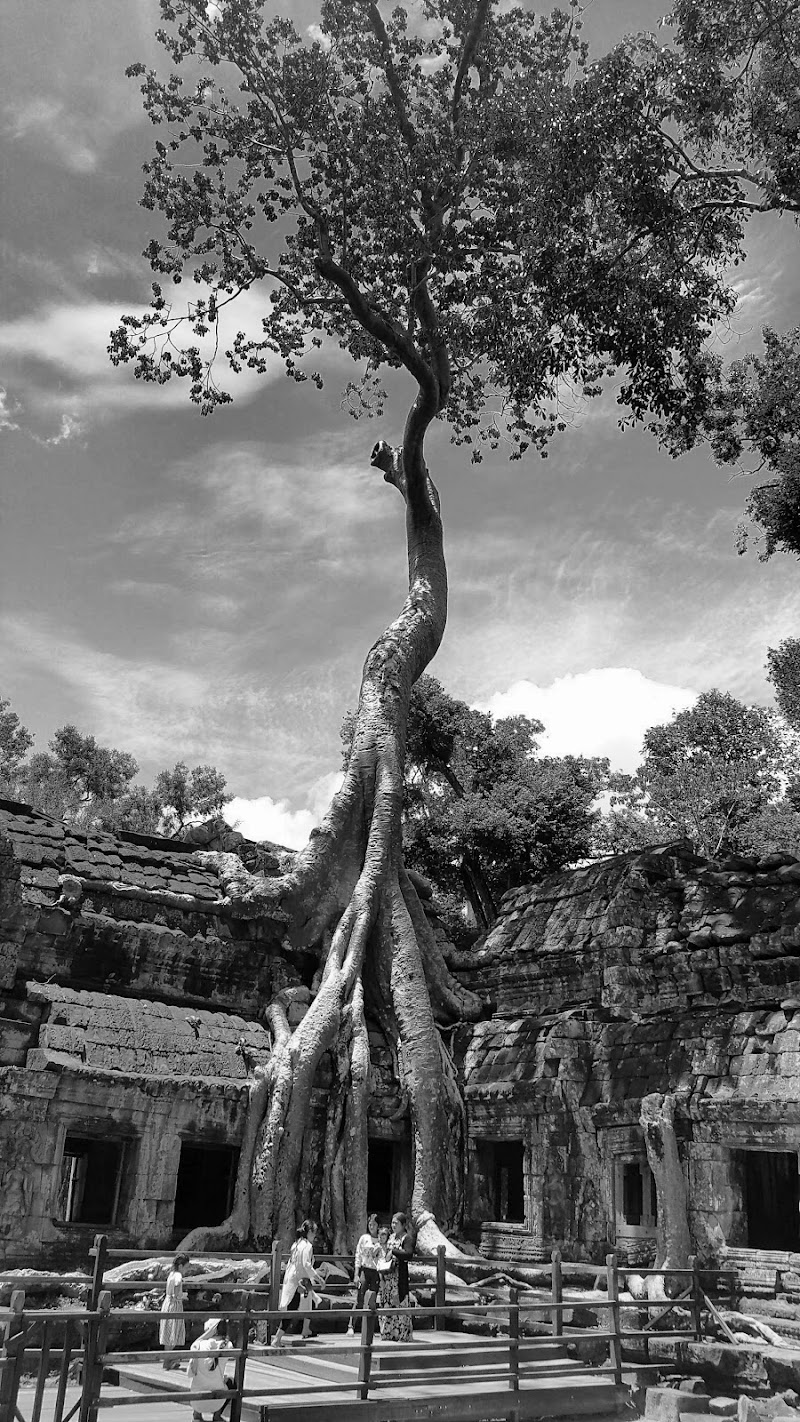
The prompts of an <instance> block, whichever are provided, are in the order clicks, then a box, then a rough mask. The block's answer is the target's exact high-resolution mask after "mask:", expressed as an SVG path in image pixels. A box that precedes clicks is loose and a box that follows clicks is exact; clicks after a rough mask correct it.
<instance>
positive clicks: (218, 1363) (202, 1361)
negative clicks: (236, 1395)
mask: <svg viewBox="0 0 800 1422" xmlns="http://www.w3.org/2000/svg"><path fill="white" fill-rule="evenodd" d="M230 1347H231V1342H230V1339H229V1338H228V1324H227V1321H226V1320H225V1319H224V1318H209V1319H207V1320H206V1325H205V1328H204V1329H203V1332H202V1333H201V1334H200V1337H199V1338H198V1339H197V1341H196V1342H194V1343H193V1344H192V1346H191V1349H190V1352H191V1353H192V1355H193V1356H192V1357H191V1358H190V1359H189V1370H188V1371H189V1379H190V1384H189V1391H190V1392H191V1393H197V1392H211V1391H212V1389H214V1388H222V1387H233V1385H234V1384H233V1381H232V1379H231V1378H228V1377H226V1376H225V1363H224V1360H223V1359H221V1358H219V1357H218V1356H217V1354H219V1353H220V1352H222V1351H223V1350H224V1349H225V1348H230ZM229 1405H230V1398H228V1399H227V1400H226V1401H225V1402H223V1403H222V1404H221V1406H220V1407H218V1408H217V1409H216V1411H215V1410H214V1407H213V1404H212V1403H211V1402H210V1401H208V1402H205V1403H204V1404H203V1406H204V1408H205V1407H209V1408H210V1409H211V1416H212V1417H213V1418H217V1419H219V1418H221V1417H222V1416H223V1415H224V1412H225V1409H226V1407H228V1406H229ZM192 1422H204V1413H203V1412H198V1410H197V1408H196V1407H193V1411H192Z"/></svg>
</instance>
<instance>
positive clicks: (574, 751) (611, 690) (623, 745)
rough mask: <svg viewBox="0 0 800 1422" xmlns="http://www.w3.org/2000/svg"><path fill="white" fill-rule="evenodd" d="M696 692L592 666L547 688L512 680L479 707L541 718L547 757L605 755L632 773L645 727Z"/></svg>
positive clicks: (628, 672) (629, 670) (495, 713)
mask: <svg viewBox="0 0 800 1422" xmlns="http://www.w3.org/2000/svg"><path fill="white" fill-rule="evenodd" d="M696 698H697V693H696V692H695V691H692V690H690V689H689V688H688V687H683V686H669V685H667V684H666V683H664V682H660V681H651V680H650V679H649V677H646V676H644V675H643V674H642V672H640V671H636V670H635V669H634V668H633V667H596V668H594V669H593V670H591V671H588V672H580V673H578V674H577V675H575V676H572V675H570V676H562V677H558V678H556V680H555V681H553V682H552V684H551V685H550V686H536V685H535V683H534V682H532V681H517V682H514V684H513V685H512V686H510V687H509V688H508V690H507V691H498V692H496V693H495V695H494V696H492V697H490V698H489V700H488V702H486V703H485V704H484V705H482V706H481V707H480V709H481V710H483V711H489V712H490V713H491V714H492V716H495V717H501V716H530V717H535V718H537V719H538V720H540V721H542V722H543V723H544V726H545V734H544V735H543V736H542V738H541V747H542V750H543V752H544V753H545V754H547V755H606V756H608V757H609V759H610V761H611V765H612V768H613V769H615V770H627V771H633V770H635V769H636V767H637V765H638V764H639V760H640V758H641V757H640V751H641V745H642V737H643V735H644V733H645V731H646V730H647V728H648V727H649V726H655V725H659V724H660V723H662V722H664V721H668V720H669V719H670V718H671V717H672V716H673V715H674V713H675V712H676V711H682V710H684V709H685V708H686V707H688V706H691V705H692V704H693V703H694V701H695V700H696Z"/></svg>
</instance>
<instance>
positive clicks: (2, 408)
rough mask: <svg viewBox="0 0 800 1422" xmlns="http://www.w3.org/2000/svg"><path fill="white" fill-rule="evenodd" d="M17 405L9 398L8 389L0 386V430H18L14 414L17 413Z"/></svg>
mask: <svg viewBox="0 0 800 1422" xmlns="http://www.w3.org/2000/svg"><path fill="white" fill-rule="evenodd" d="M18 409H19V407H18V406H17V405H16V404H15V403H14V401H13V400H10V399H9V395H8V391H7V390H4V389H3V387H2V386H0V430H18V429H19V425H18V424H17V422H16V420H15V419H14V416H15V415H16V414H17V413H18Z"/></svg>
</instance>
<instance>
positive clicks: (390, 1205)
mask: <svg viewBox="0 0 800 1422" xmlns="http://www.w3.org/2000/svg"><path fill="white" fill-rule="evenodd" d="M398 1147H399V1142H398V1141H387V1140H370V1142H369V1144H368V1154H367V1210H368V1211H369V1213H370V1214H376V1215H379V1216H380V1219H381V1221H383V1220H384V1219H386V1220H390V1219H391V1217H392V1215H393V1214H394V1212H395V1210H398V1209H401V1208H402V1206H401V1205H399V1204H398V1203H397V1174H398V1166H399V1162H398V1154H399V1150H398Z"/></svg>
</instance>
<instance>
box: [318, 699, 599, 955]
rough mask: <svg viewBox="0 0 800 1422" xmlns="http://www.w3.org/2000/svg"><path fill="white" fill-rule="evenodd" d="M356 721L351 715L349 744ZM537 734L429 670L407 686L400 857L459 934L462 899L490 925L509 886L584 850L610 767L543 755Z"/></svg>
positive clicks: (523, 719)
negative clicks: (454, 690) (475, 703)
mask: <svg viewBox="0 0 800 1422" xmlns="http://www.w3.org/2000/svg"><path fill="white" fill-rule="evenodd" d="M352 725H353V718H352V717H350V716H348V717H347V718H346V720H345V725H344V726H343V728H342V737H343V739H344V741H345V745H346V746H348V745H349V740H350V735H351V732H352ZM543 730H544V726H543V725H542V723H541V722H540V721H533V720H530V719H529V718H528V717H527V716H507V717H502V718H500V719H499V720H496V721H495V720H493V719H492V717H491V716H489V715H487V714H486V713H485V712H483V711H476V710H475V709H474V708H473V707H471V706H467V704H466V702H464V701H459V700H458V699H457V698H456V697H453V696H451V695H450V694H449V693H448V692H447V691H445V689H444V687H443V686H442V685H441V684H440V682H438V681H437V680H436V677H433V676H429V675H427V674H426V675H424V676H421V677H420V679H419V681H418V682H417V683H416V685H415V686H414V688H413V690H412V693H411V702H410V705H409V714H408V737H407V744H406V766H405V781H406V787H405V792H406V793H405V808H404V813H403V845H404V851H405V856H406V860H407V862H408V864H409V866H410V867H411V868H413V869H415V870H417V871H418V872H419V873H421V874H423V875H425V876H426V877H427V878H428V879H430V880H431V882H432V883H433V885H434V886H435V889H436V892H437V900H438V902H439V904H440V906H441V907H442V908H443V909H444V910H445V922H446V923H447V925H448V928H450V927H451V926H452V928H453V931H454V932H455V933H456V934H459V932H460V933H463V932H464V930H465V928H466V924H465V921H464V918H463V913H462V909H463V907H464V905H465V902H466V903H468V904H469V906H470V909H471V916H472V919H473V922H474V923H475V924H476V925H477V927H478V928H479V929H487V928H490V927H491V925H492V923H493V922H494V919H495V918H496V916H497V904H498V903H499V901H500V898H501V897H502V895H503V894H504V893H505V892H506V890H508V889H511V888H515V887H517V886H518V885H519V884H523V883H532V882H533V881H535V880H536V879H540V878H541V877H542V876H543V875H544V874H550V873H553V872H554V871H555V870H556V869H560V868H561V867H562V865H564V864H567V863H569V862H570V861H571V860H575V859H580V858H582V857H583V856H584V855H586V854H587V853H588V852H589V847H590V843H591V838H592V831H593V828H594V823H595V820H596V819H597V811H596V810H595V809H594V803H595V801H596V799H597V797H598V795H599V794H600V793H601V791H602V790H603V789H604V788H605V785H606V781H607V778H608V762H607V761H605V760H598V759H586V758H585V757H579V756H564V757H557V756H543V755H540V754H539V746H538V740H537V737H538V736H539V735H540V734H541V733H542V731H543ZM472 936H473V937H474V933H473V935H472ZM454 941H455V939H454Z"/></svg>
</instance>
